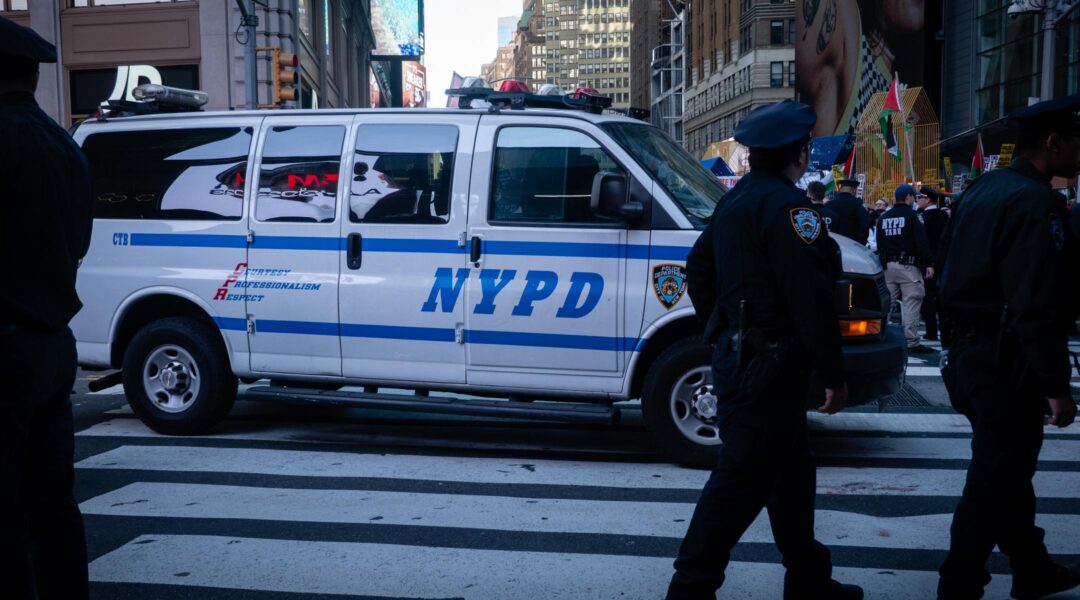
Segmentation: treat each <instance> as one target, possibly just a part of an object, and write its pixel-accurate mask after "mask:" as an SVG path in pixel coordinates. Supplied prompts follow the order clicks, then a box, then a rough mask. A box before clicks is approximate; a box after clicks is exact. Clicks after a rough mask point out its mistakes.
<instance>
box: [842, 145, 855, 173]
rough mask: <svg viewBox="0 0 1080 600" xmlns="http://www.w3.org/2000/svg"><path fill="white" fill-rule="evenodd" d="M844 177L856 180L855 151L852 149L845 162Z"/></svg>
mask: <svg viewBox="0 0 1080 600" xmlns="http://www.w3.org/2000/svg"><path fill="white" fill-rule="evenodd" d="M844 177H846V178H848V179H855V149H854V148H852V149H851V154H850V155H848V159H847V161H845V162H844Z"/></svg>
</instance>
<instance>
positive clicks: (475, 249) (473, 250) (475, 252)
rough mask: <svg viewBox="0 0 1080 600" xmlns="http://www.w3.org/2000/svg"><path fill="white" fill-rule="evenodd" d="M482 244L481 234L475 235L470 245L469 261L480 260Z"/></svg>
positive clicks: (476, 261) (475, 261)
mask: <svg viewBox="0 0 1080 600" xmlns="http://www.w3.org/2000/svg"><path fill="white" fill-rule="evenodd" d="M480 244H481V240H480V236H478V235H474V236H473V238H472V244H471V246H470V247H469V262H471V263H478V262H480Z"/></svg>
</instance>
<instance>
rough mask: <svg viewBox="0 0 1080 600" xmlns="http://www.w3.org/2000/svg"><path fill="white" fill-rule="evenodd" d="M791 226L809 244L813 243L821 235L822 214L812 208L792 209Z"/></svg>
mask: <svg viewBox="0 0 1080 600" xmlns="http://www.w3.org/2000/svg"><path fill="white" fill-rule="evenodd" d="M791 226H792V227H794V228H795V233H797V234H799V238H800V239H801V240H802V241H804V242H806V243H807V244H813V243H814V240H816V239H818V236H820V235H821V215H819V214H818V212H817V211H816V210H814V209H812V208H793V209H791Z"/></svg>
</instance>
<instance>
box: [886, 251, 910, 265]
mask: <svg viewBox="0 0 1080 600" xmlns="http://www.w3.org/2000/svg"><path fill="white" fill-rule="evenodd" d="M885 262H886V263H891V262H894V263H897V264H901V265H914V264H915V263H916V262H917V261H916V260H915V257H914V256H912V255H910V254H907V253H906V252H905V253H902V254H892V255H889V254H887V255H885Z"/></svg>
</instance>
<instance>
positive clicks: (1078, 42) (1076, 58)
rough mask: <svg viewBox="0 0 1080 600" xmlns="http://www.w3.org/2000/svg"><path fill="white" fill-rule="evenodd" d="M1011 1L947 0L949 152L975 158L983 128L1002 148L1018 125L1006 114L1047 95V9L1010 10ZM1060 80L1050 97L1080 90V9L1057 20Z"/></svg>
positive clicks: (988, 140) (994, 148)
mask: <svg viewBox="0 0 1080 600" xmlns="http://www.w3.org/2000/svg"><path fill="white" fill-rule="evenodd" d="M1010 4H1011V2H1007V1H1005V0H997V1H989V0H981V1H976V0H947V1H946V2H945V5H944V14H943V18H942V31H941V35H940V36H941V37H944V40H943V41H944V51H943V55H944V56H943V61H942V62H941V64H942V68H943V71H942V73H941V82H942V85H941V106H940V112H939V114H940V115H941V135H942V138H943V140H942V153H943V154H944V155H946V156H951V157H952V158H953V161H954V163H957V162H960V161H962V163H963V166H964V169H963V170H964V171H966V170H967V165H968V164H970V161H971V156H972V153H973V151H974V148H975V144H976V133H977V132H978V133H981V134H982V138H983V145H984V149H985V151H986V154H988V155H989V154H998V152H999V150H1000V148H1001V144H1002V143H1003V142H1011V141H1013V140H1012V137H1013V131H1012V130H1011V128H1010V127H1009V124H1008V122H1007V120H1006V119H1005V118H1004V117H1005V116H1006V115H1008V114H1009V113H1011V112H1013V111H1015V110H1017V109H1019V108H1022V107H1024V106H1027V105H1028V104H1029V103H1030V102H1032V101H1034V100H1035V99H1038V98H1040V97H1042V96H1043V90H1042V89H1041V81H1042V54H1043V36H1042V27H1043V16H1042V15H1041V14H1022V15H1018V16H1012V15H1009V14H1007V9H1008V6H1009V5H1010ZM1056 33H1057V35H1056V41H1055V49H1054V86H1053V89H1052V90H1050V93H1049V94H1048V95H1049V96H1065V95H1068V94H1075V93H1077V92H1080V10H1075V9H1074V10H1073V11H1072V12H1071V13H1069V14H1068V15H1066V17H1065V18H1063V19H1061V20H1060V21H1059V22H1058V24H1057V27H1056Z"/></svg>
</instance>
